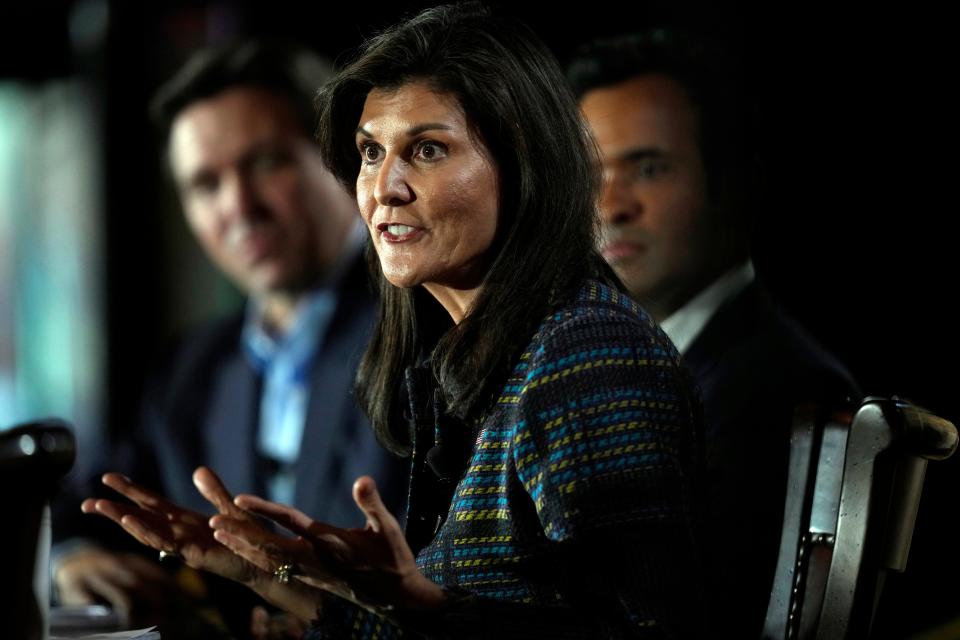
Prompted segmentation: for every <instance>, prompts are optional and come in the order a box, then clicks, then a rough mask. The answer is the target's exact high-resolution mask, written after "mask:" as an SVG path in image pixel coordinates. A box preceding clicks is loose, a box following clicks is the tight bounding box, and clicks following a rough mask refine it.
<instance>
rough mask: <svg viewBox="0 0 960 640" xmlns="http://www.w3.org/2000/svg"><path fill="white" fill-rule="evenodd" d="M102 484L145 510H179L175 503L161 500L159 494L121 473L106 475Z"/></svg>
mask: <svg viewBox="0 0 960 640" xmlns="http://www.w3.org/2000/svg"><path fill="white" fill-rule="evenodd" d="M102 482H103V484H105V485H107V486H108V487H110V488H111V489H113V490H114V491H116V492H117V493H119V494H121V495H122V496H124V497H126V498H129V499H130V500H133V501H134V502H136V503H137V504H138V505H140V506H141V507H143V508H144V509H151V510H153V511H173V510H179V508H178V507H176V506H175V505H174V504H173V503H171V502H168V501H167V500H164V499H163V498H161V497H160V496H159V494H156V493H154V492H153V491H150V490H148V489H145V488H143V487H141V486H140V485H138V484H136V483H134V482H132V481H131V480H130V478H128V477H126V476H123V475H120V474H119V473H106V474H104V475H103V478H102Z"/></svg>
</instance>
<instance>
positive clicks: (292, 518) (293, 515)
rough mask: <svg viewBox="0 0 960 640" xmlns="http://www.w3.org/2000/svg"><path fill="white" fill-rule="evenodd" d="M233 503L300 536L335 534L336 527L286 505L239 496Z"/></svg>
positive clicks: (245, 495)
mask: <svg viewBox="0 0 960 640" xmlns="http://www.w3.org/2000/svg"><path fill="white" fill-rule="evenodd" d="M233 502H234V503H235V504H236V505H237V507H238V508H240V509H242V510H244V511H249V512H250V513H255V514H257V515H258V516H263V517H264V518H269V519H270V520H273V521H274V522H276V523H277V524H279V525H280V526H282V527H284V528H286V529H289V530H290V531H292V532H294V533H296V534H298V535H301V536H313V535H319V534H321V533H335V532H337V531H339V529H337V528H336V527H331V526H330V525H326V524H323V523H321V522H317V521H315V520H313V519H312V518H311V517H310V516H308V515H307V514H305V513H303V512H302V511H298V510H297V509H294V508H293V507H288V506H287V505H283V504H277V503H276V502H270V501H269V500H264V499H263V498H261V497H259V496H252V495H249V494H241V495H239V496H237V497H236V498H234V500H233Z"/></svg>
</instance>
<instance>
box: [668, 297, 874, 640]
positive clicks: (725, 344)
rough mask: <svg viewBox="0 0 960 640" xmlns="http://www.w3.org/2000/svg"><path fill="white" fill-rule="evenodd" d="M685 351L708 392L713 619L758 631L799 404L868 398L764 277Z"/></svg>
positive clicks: (721, 632) (740, 631) (725, 626)
mask: <svg viewBox="0 0 960 640" xmlns="http://www.w3.org/2000/svg"><path fill="white" fill-rule="evenodd" d="M684 360H685V362H686V364H687V366H688V367H689V368H690V370H691V372H692V373H693V375H694V377H695V378H696V380H697V381H698V382H699V384H700V388H701V391H702V393H703V405H704V424H705V436H706V482H705V488H706V495H705V498H706V500H707V521H706V523H705V524H706V527H705V535H704V536H703V537H702V538H701V540H700V546H701V549H702V550H703V551H704V555H705V560H706V566H707V570H708V572H709V575H708V576H707V583H708V585H712V586H711V587H710V588H709V591H710V592H711V593H712V597H711V600H712V602H713V607H712V608H713V613H712V617H713V620H712V621H711V623H710V624H708V625H707V628H713V629H714V630H715V631H717V633H718V637H720V636H724V637H725V636H727V635H729V634H733V635H730V636H729V637H742V638H758V637H760V632H761V630H762V626H763V620H764V614H765V612H766V606H767V599H768V598H769V593H770V586H771V584H772V582H773V574H774V569H775V564H776V559H777V551H778V547H779V543H780V530H781V526H782V523H783V504H784V498H785V492H786V478H787V467H788V460H789V446H790V426H791V422H792V416H793V410H794V408H795V407H796V406H797V405H799V404H803V403H806V402H811V401H812V402H817V403H832V404H837V405H838V406H841V405H842V404H844V402H845V400H846V399H847V398H850V399H853V400H859V390H858V389H857V386H856V384H855V383H854V381H853V379H852V378H851V376H850V374H849V373H848V372H847V371H846V369H845V368H844V367H843V365H841V364H840V362H839V361H837V359H836V358H834V357H833V356H832V355H830V354H829V353H827V352H826V351H825V350H824V349H823V347H821V346H820V345H819V344H817V342H816V341H815V340H814V339H813V338H812V337H811V336H810V335H808V334H807V333H806V332H805V331H804V330H803V329H802V328H801V327H800V326H799V325H798V324H797V323H796V322H795V321H794V320H793V319H792V318H790V317H789V316H788V315H787V314H785V313H784V312H783V311H782V310H780V309H779V308H778V307H777V306H776V304H775V303H774V302H773V300H772V299H771V298H770V296H769V295H768V293H767V292H766V290H765V289H764V288H763V287H762V286H761V285H760V284H759V283H757V282H753V283H752V284H750V285H749V286H747V287H746V288H745V289H744V290H743V291H741V292H740V293H739V294H738V295H737V296H734V297H733V298H732V299H730V300H727V301H726V302H725V303H724V304H723V305H721V307H720V308H719V309H718V310H717V312H716V313H715V314H714V316H713V317H712V318H711V319H710V320H709V321H708V323H707V325H706V326H705V327H704V329H703V331H702V332H701V333H700V335H699V336H697V338H696V339H695V340H694V342H693V343H692V344H691V345H690V347H689V348H688V349H687V352H686V354H685V355H684ZM708 595H709V594H708Z"/></svg>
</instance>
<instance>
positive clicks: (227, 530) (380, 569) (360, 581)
mask: <svg viewBox="0 0 960 640" xmlns="http://www.w3.org/2000/svg"><path fill="white" fill-rule="evenodd" d="M353 499H354V501H356V503H357V506H359V507H360V510H361V511H363V513H364V515H365V516H366V518H367V525H366V527H364V528H363V529H340V528H338V527H333V526H330V525H327V524H323V523H320V522H316V521H314V520H312V519H311V518H310V517H309V516H307V515H305V514H304V513H302V512H300V511H297V510H296V509H294V508H292V507H288V506H284V505H280V504H276V503H273V502H269V501H267V500H264V499H263V498H258V497H256V496H250V495H240V496H237V497H236V499H235V500H234V504H235V505H236V506H237V507H239V509H240V510H241V513H243V514H246V513H247V512H250V513H256V514H258V515H261V516H264V517H266V518H269V519H271V520H273V521H275V522H277V523H278V524H280V525H281V526H283V527H285V528H287V529H289V530H290V531H292V532H294V533H296V534H297V536H298V537H296V538H286V537H283V536H279V535H276V534H274V533H271V532H269V531H266V530H265V529H264V528H262V527H259V526H257V525H256V523H255V522H252V521H251V520H250V518H249V516H246V517H237V516H236V515H234V514H233V513H225V512H224V511H223V510H221V515H217V516H214V517H213V518H211V519H210V526H212V527H213V528H214V529H215V534H214V536H215V538H216V540H218V541H219V542H221V543H223V544H224V545H226V546H227V547H229V548H230V549H232V550H233V551H234V552H235V553H237V554H238V555H240V556H242V557H244V558H246V559H247V560H248V561H249V562H250V563H252V564H253V565H255V566H257V567H259V568H260V569H262V570H263V571H266V572H270V573H273V574H275V575H276V574H277V573H279V574H281V575H282V574H283V573H284V569H286V571H287V572H289V573H290V574H291V575H292V577H295V578H297V579H298V580H300V581H302V582H305V583H307V584H309V585H311V586H314V587H318V588H321V589H324V590H326V591H330V592H332V593H334V594H336V595H338V596H340V597H343V598H346V599H348V600H351V601H353V602H355V603H357V604H359V605H361V606H364V607H367V608H370V609H373V610H378V609H382V608H384V607H402V608H409V609H430V608H434V607H437V606H439V605H440V603H441V602H442V600H443V592H442V591H441V589H440V587H439V586H437V585H436V584H434V583H433V582H431V581H430V580H429V579H428V578H426V577H425V576H424V575H423V574H422V573H420V571H419V570H418V569H417V566H416V563H415V561H414V558H413V553H412V552H411V550H410V547H409V546H408V545H407V542H406V539H405V538H404V536H403V531H402V530H401V529H400V525H399V524H398V523H397V520H396V518H394V517H393V515H391V514H390V512H389V511H388V510H387V508H386V507H385V506H384V505H383V501H382V500H381V499H380V495H379V493H378V492H377V488H376V485H375V484H374V482H373V479H372V478H369V477H367V476H364V477H361V478H360V479H358V480H357V481H356V482H355V483H354V485H353Z"/></svg>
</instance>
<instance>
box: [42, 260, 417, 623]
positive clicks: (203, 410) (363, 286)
mask: <svg viewBox="0 0 960 640" xmlns="http://www.w3.org/2000/svg"><path fill="white" fill-rule="evenodd" d="M375 311H376V299H375V297H374V295H373V294H372V293H371V290H370V286H369V284H368V283H367V276H366V266H365V264H364V262H363V259H362V257H359V256H358V258H357V260H356V261H355V263H354V264H352V265H351V266H350V268H349V270H348V272H347V273H345V274H344V277H343V279H342V281H341V284H340V288H339V291H338V298H337V306H336V309H335V311H334V313H333V315H332V317H331V319H330V324H329V326H328V329H327V333H326V335H325V337H324V339H323V341H322V343H321V345H320V348H319V352H318V353H317V355H316V357H315V360H314V365H313V369H312V372H311V379H310V380H311V393H310V399H309V403H308V409H307V416H306V425H305V427H304V431H303V440H302V443H301V448H300V454H299V457H298V459H297V462H296V466H295V473H296V493H295V497H294V506H295V507H297V508H298V509H300V510H301V511H303V512H305V513H307V514H308V515H310V516H311V517H313V518H314V519H316V520H320V521H323V522H327V523H330V524H334V525H337V526H362V525H363V523H364V518H363V516H362V514H361V512H360V511H359V509H358V508H357V506H356V504H355V503H354V501H353V498H352V486H353V482H354V480H355V479H356V478H357V477H359V476H361V475H364V474H368V475H371V476H373V477H374V479H375V480H376V482H377V487H378V488H379V489H380V491H381V494H382V496H383V498H384V502H385V503H386V504H387V506H388V507H390V508H391V510H392V512H393V513H394V514H395V515H397V516H398V517H402V515H403V513H404V510H405V503H406V501H405V496H406V490H407V484H408V479H409V461H407V460H402V459H398V458H396V457H394V456H392V455H391V454H390V453H388V452H387V451H386V450H385V449H383V448H382V447H381V446H380V445H379V444H378V443H377V441H376V439H375V437H374V434H373V430H372V428H371V427H370V425H369V424H368V422H367V420H366V418H365V417H364V416H363V413H362V412H361V410H360V409H359V408H358V407H357V405H356V403H355V400H354V396H353V393H352V387H353V380H354V375H355V373H356V368H357V363H358V362H359V358H360V356H361V355H362V352H363V349H364V347H365V345H366V342H367V339H368V337H369V335H370V331H371V329H372V326H373V320H374V314H375ZM243 322H244V314H243V312H242V311H238V312H237V313H235V314H233V315H231V316H230V317H227V318H224V319H221V320H219V321H216V322H214V323H212V324H210V325H207V326H205V327H203V328H201V329H199V330H198V331H196V332H195V333H193V334H192V335H191V336H190V337H189V338H188V339H187V340H186V341H184V342H183V344H182V345H181V346H180V347H179V348H178V349H177V350H176V351H175V352H174V355H173V357H172V358H171V359H170V361H169V365H168V366H166V367H163V368H161V371H160V373H159V375H157V376H156V382H155V384H153V385H152V387H151V389H150V390H149V392H148V393H147V394H146V398H145V402H144V416H143V419H142V420H141V424H140V425H138V428H137V430H136V432H135V434H133V436H132V437H131V438H130V439H128V440H127V441H125V442H124V443H123V444H122V446H120V447H118V449H117V451H115V452H113V453H112V456H111V459H110V460H109V461H107V464H106V465H105V466H106V469H107V470H115V471H121V472H123V473H126V474H127V475H129V476H130V477H131V478H132V479H133V480H134V481H136V482H139V483H142V484H145V485H147V486H151V487H153V488H155V489H157V490H159V491H161V492H162V493H163V494H164V495H166V496H167V497H168V498H170V499H171V500H172V501H174V502H175V503H177V504H180V505H182V506H184V507H187V508H189V509H193V510H196V511H199V512H201V513H206V514H212V513H213V507H212V506H211V505H210V504H209V503H208V502H207V501H206V500H204V498H203V497H202V496H201V495H200V494H199V493H198V492H197V490H196V488H195V487H194V485H193V482H192V474H193V470H194V469H195V468H196V467H197V466H199V465H207V466H210V467H211V468H212V469H213V470H214V471H215V472H216V473H217V474H219V475H220V477H221V478H222V479H223V481H224V483H225V484H226V486H227V489H228V490H230V491H231V492H232V493H234V494H237V493H255V494H259V495H264V493H265V490H264V487H265V482H264V479H265V475H264V474H265V472H266V470H267V464H266V463H265V461H263V460H262V459H261V458H260V457H259V456H258V454H257V450H256V441H257V440H256V439H257V428H258V422H259V415H260V409H259V404H260V390H261V382H260V378H259V376H258V374H257V373H256V371H255V370H254V369H253V367H252V366H251V365H250V363H249V361H248V360H247V358H246V356H245V355H244V352H243V348H242V346H241V332H242V330H243ZM75 491H76V492H77V493H81V495H92V494H94V493H95V494H97V495H103V496H106V497H111V498H116V494H111V493H110V492H109V491H108V490H105V489H103V488H102V487H95V486H89V485H87V486H84V487H82V488H77V489H75ZM71 493H73V492H71ZM78 505H79V501H78V500H77V496H76V495H72V496H65V497H64V499H61V500H59V501H58V503H57V504H55V505H54V541H55V542H62V541H64V540H65V539H68V538H71V537H77V536H79V537H85V538H92V539H94V540H95V541H96V540H99V541H101V543H103V544H104V545H105V546H106V547H107V548H123V547H127V546H128V545H129V544H130V543H131V540H132V539H131V538H130V537H129V536H127V535H126V534H124V533H123V532H122V531H121V530H120V529H119V527H117V526H116V525H114V524H113V523H109V522H106V521H104V520H103V519H102V518H96V517H94V516H84V515H81V514H80V513H79V507H78ZM133 545H134V546H136V543H135V542H134V543H133ZM208 583H209V584H208V586H209V587H210V588H211V589H212V590H213V593H212V596H213V599H214V601H215V602H217V603H220V605H221V606H220V609H221V613H222V614H223V615H224V617H225V618H226V619H227V622H228V624H229V625H230V626H231V628H233V629H234V630H235V632H237V633H240V634H241V635H245V634H244V633H243V632H244V631H245V629H247V628H248V627H249V613H248V610H247V608H246V607H247V606H248V605H250V604H252V603H253V600H252V599H249V598H247V597H246V596H247V594H246V593H244V590H242V589H239V588H234V587H233V586H232V585H227V584H224V582H223V581H218V580H215V579H214V580H210V581H208ZM241 602H242V603H243V604H241ZM223 603H229V607H228V608H224V607H223V606H222V605H223Z"/></svg>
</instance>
